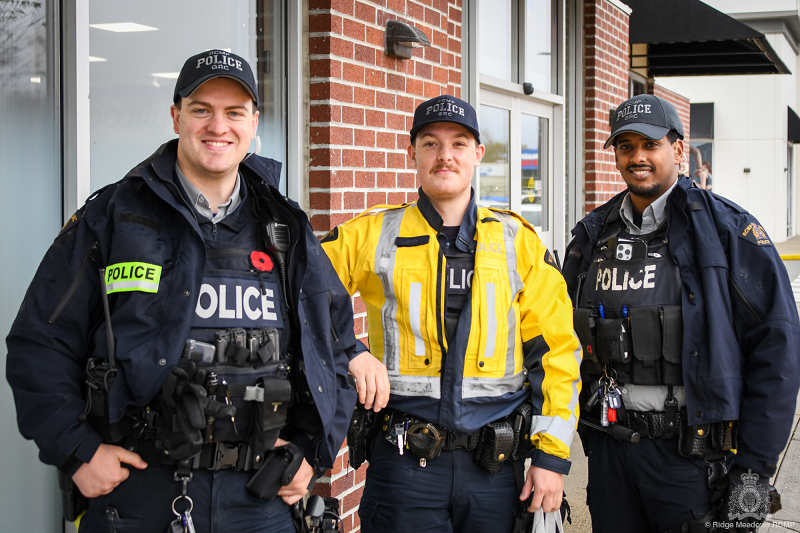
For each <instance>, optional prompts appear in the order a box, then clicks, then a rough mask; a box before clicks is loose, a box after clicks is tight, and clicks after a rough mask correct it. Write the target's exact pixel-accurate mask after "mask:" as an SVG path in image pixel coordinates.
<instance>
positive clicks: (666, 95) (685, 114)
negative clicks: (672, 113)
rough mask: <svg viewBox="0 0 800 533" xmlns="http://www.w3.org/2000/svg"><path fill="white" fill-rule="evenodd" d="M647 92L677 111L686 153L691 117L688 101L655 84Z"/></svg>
mask: <svg viewBox="0 0 800 533" xmlns="http://www.w3.org/2000/svg"><path fill="white" fill-rule="evenodd" d="M648 89H649V87H648ZM649 92H650V93H651V94H654V95H656V96H658V97H659V98H663V99H664V100H666V101H667V102H669V103H671V104H672V105H674V106H675V109H677V110H678V116H680V117H681V124H683V135H684V143H686V144H687V147H686V150H687V151H688V149H689V148H688V143H689V129H690V126H691V124H690V120H689V119H690V117H691V106H690V105H689V99H688V98H686V97H685V96H682V95H680V94H678V93H676V92H674V91H670V90H669V89H666V88H664V87H662V86H660V85H655V84H654V85H653V87H652V90H651V91H649Z"/></svg>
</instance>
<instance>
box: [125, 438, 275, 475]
mask: <svg viewBox="0 0 800 533" xmlns="http://www.w3.org/2000/svg"><path fill="white" fill-rule="evenodd" d="M130 447H132V448H133V451H134V452H136V453H138V454H139V455H140V456H141V457H142V459H143V460H144V461H145V462H146V463H148V464H156V465H159V466H171V465H175V464H178V461H176V460H175V459H173V458H172V457H170V456H169V455H167V454H166V453H165V451H164V450H163V449H159V448H158V447H157V446H156V443H155V441H153V440H150V439H133V442H132V444H130V446H129V449H130ZM263 459H264V458H263V457H261V456H260V455H254V454H253V452H252V450H251V449H250V446H248V445H247V443H246V442H240V443H231V444H229V443H225V442H206V443H204V444H203V450H202V451H201V452H200V453H198V454H197V455H194V456H193V457H191V458H190V459H189V462H188V465H187V466H188V467H189V468H190V469H192V470H199V469H202V470H213V471H216V470H227V469H230V470H238V471H241V472H248V471H251V470H258V469H259V468H260V467H261V463H262V461H263Z"/></svg>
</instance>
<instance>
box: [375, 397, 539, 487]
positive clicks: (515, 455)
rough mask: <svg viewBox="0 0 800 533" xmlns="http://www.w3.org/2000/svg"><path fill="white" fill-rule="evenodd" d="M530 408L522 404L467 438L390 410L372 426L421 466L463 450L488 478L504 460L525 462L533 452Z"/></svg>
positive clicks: (526, 402)
mask: <svg viewBox="0 0 800 533" xmlns="http://www.w3.org/2000/svg"><path fill="white" fill-rule="evenodd" d="M532 421H533V404H532V403H531V402H530V401H525V402H522V403H521V404H520V405H519V406H517V408H516V409H515V410H514V411H513V412H512V413H511V414H510V415H509V416H507V417H505V418H503V419H500V420H496V421H494V422H490V423H488V424H486V425H485V426H483V427H482V428H481V429H480V430H478V431H476V432H474V433H472V434H470V435H460V434H458V433H456V432H454V431H451V430H448V429H446V428H441V427H438V426H436V425H435V424H432V423H430V422H427V421H425V420H420V419H418V418H415V417H412V416H409V415H406V414H404V413H401V412H400V411H393V410H389V411H387V412H386V413H382V414H378V416H376V417H375V425H376V426H377V427H378V428H379V429H380V430H381V432H382V433H383V434H384V435H385V437H386V440H387V441H389V442H390V443H391V444H393V445H394V446H397V450H398V452H399V453H400V455H403V453H404V450H405V449H408V450H409V451H411V453H413V454H414V455H416V456H417V457H419V464H420V466H422V467H424V466H425V465H426V464H427V461H429V460H431V459H434V458H436V457H438V456H439V455H440V454H441V453H442V452H443V451H453V450H457V449H459V448H462V449H464V450H467V451H470V452H471V451H474V452H475V462H476V463H477V464H478V466H480V467H481V468H482V469H483V470H485V471H486V472H488V473H490V474H496V473H498V472H500V471H501V470H502V468H503V464H504V462H505V461H506V460H507V459H513V460H518V459H521V458H524V457H526V456H527V455H528V453H529V452H530V451H531V449H532V448H533V445H532V444H531V440H530V431H531V424H532Z"/></svg>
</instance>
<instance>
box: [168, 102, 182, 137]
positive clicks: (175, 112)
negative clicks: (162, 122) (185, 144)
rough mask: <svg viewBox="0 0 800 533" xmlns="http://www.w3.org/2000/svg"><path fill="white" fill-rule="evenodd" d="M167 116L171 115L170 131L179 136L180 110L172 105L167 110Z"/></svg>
mask: <svg viewBox="0 0 800 533" xmlns="http://www.w3.org/2000/svg"><path fill="white" fill-rule="evenodd" d="M169 114H170V115H172V131H174V132H175V133H177V134H178V135H180V133H181V131H180V130H181V128H180V124H181V110H180V109H178V107H177V106H175V105H173V106H172V107H170V108H169Z"/></svg>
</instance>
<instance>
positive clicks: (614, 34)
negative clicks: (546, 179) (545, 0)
mask: <svg viewBox="0 0 800 533" xmlns="http://www.w3.org/2000/svg"><path fill="white" fill-rule="evenodd" d="M583 12H584V21H583V23H584V34H585V39H586V40H585V44H584V50H585V54H584V62H585V63H584V67H585V84H584V93H585V96H584V98H585V120H586V123H585V125H586V128H585V144H584V160H585V164H586V167H585V171H584V192H585V209H586V212H587V213H588V212H589V211H591V210H592V209H594V208H596V207H598V206H600V205H602V204H604V203H605V202H607V201H608V200H610V199H611V198H612V197H613V196H614V195H615V194H616V193H617V192H619V191H620V190H622V189H623V188H624V187H625V183H624V182H623V181H622V178H621V177H620V175H619V172H618V171H617V167H616V165H615V163H614V154H613V151H612V150H611V149H608V150H606V149H604V148H603V144H604V143H605V141H606V139H607V138H608V135H609V134H610V133H611V129H610V127H609V122H608V119H609V112H610V110H612V109H616V107H617V106H618V105H619V104H621V103H622V102H624V101H625V100H627V99H628V68H629V66H628V65H629V61H628V42H629V41H628V36H629V33H628V32H629V29H628V28H629V26H628V23H629V14H628V12H627V11H624V10H623V8H622V7H620V6H619V4H618V3H616V2H610V1H608V0H596V1H587V2H585V3H584V10H583Z"/></svg>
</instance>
